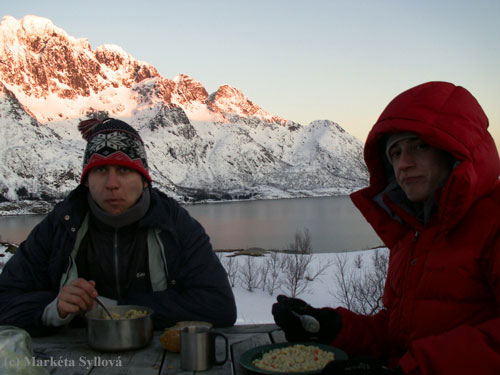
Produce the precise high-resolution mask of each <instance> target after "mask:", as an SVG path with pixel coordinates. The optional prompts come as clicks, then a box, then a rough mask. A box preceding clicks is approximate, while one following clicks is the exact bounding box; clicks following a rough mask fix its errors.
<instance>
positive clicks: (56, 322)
mask: <svg viewBox="0 0 500 375" xmlns="http://www.w3.org/2000/svg"><path fill="white" fill-rule="evenodd" d="M57 301H58V298H57V297H56V299H54V300H53V301H52V302H51V303H49V304H48V305H47V306H45V310H43V315H42V323H43V325H45V326H52V327H60V326H63V325H65V324H66V323H69V322H71V321H72V320H73V318H74V317H75V314H73V313H69V314H68V315H67V316H66V317H65V318H61V316H60V315H59V311H58V310H57Z"/></svg>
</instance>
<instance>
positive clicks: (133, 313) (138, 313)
mask: <svg viewBox="0 0 500 375" xmlns="http://www.w3.org/2000/svg"><path fill="white" fill-rule="evenodd" d="M146 315H148V312H147V311H146V310H136V309H130V310H128V311H127V312H126V313H125V314H119V313H116V312H112V313H111V316H112V317H113V320H123V319H136V318H141V317H143V316H146ZM104 318H105V319H106V320H111V318H110V317H109V315H106V316H105V317H104Z"/></svg>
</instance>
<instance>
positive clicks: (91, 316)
mask: <svg viewBox="0 0 500 375" xmlns="http://www.w3.org/2000/svg"><path fill="white" fill-rule="evenodd" d="M132 309H133V310H139V311H146V312H147V314H146V315H145V316H142V317H139V318H132V319H119V320H109V318H108V319H106V317H107V316H108V315H107V314H106V312H105V311H104V310H103V309H102V308H100V307H99V308H97V309H94V310H91V311H88V312H87V313H86V314H85V317H86V319H87V341H88V343H89V346H90V347H91V348H92V349H94V350H97V351H103V352H119V351H125V350H134V349H140V348H142V347H144V346H146V345H148V344H149V343H150V342H151V339H152V338H153V320H152V319H151V315H152V314H153V310H152V309H150V308H149V307H145V306H137V305H120V306H111V307H108V310H109V311H110V312H111V313H112V314H113V313H115V314H119V315H121V316H124V315H125V313H126V312H127V311H129V310H132Z"/></svg>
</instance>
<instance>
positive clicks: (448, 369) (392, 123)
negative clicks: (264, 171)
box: [273, 82, 500, 375]
mask: <svg viewBox="0 0 500 375" xmlns="http://www.w3.org/2000/svg"><path fill="white" fill-rule="evenodd" d="M487 128H488V119H487V117H486V115H485V113H484V112H483V110H482V108H481V106H480V105H479V103H478V102H477V100H476V99H475V98H474V97H473V96H472V95H471V94H470V93H469V92H468V91H467V90H466V89H464V88H463V87H460V86H455V85H453V84H451V83H447V82H428V83H424V84H421V85H419V86H416V87H413V88H411V89H409V90H407V91H405V92H403V93H401V94H400V95H398V96H397V97H396V98H395V99H393V100H392V101H391V102H390V103H389V105H388V106H387V107H386V108H385V110H384V111H383V112H382V114H381V116H380V118H379V119H378V121H377V122H376V124H375V125H374V126H373V128H372V130H371V131H370V133H369V135H368V138H367V141H366V144H365V150H364V156H365V161H366V165H367V167H368V170H369V172H370V184H369V186H368V187H366V188H364V189H362V190H360V191H357V192H355V193H353V194H352V195H351V199H352V201H353V202H354V204H355V205H356V206H357V208H358V209H359V210H360V211H361V212H362V214H363V215H364V216H365V218H366V220H367V221H368V222H369V223H370V224H371V225H372V226H373V228H374V229H375V231H376V232H377V234H378V235H379V236H380V238H381V239H382V240H383V241H384V243H385V244H386V245H387V247H388V248H389V249H390V257H389V268H388V274H387V279H386V284H385V289H384V296H383V303H384V307H383V309H381V310H380V311H379V312H377V313H376V314H374V315H372V316H365V315H360V314H356V313H354V312H352V311H349V310H347V309H345V308H342V307H338V308H336V309H331V308H322V309H317V308H314V307H312V306H309V305H308V304H307V303H305V302H304V301H301V300H298V299H294V298H287V297H285V296H279V297H278V302H277V303H275V304H274V305H273V315H274V318H275V321H276V323H277V324H278V325H280V326H281V327H282V328H283V330H284V331H285V334H286V335H287V339H289V340H307V339H310V338H311V337H312V336H317V337H318V338H319V339H320V341H323V342H328V343H330V344H331V345H333V346H336V347H339V348H342V349H343V350H345V351H346V352H347V353H348V354H349V356H350V358H361V357H364V358H376V359H377V360H378V361H379V362H378V364H376V362H375V361H370V360H368V361H365V362H366V363H362V362H363V361H358V362H357V363H358V366H355V365H353V363H355V361H354V360H353V361H348V362H346V363H343V364H334V363H332V364H331V365H329V366H327V368H325V370H324V372H325V373H332V374H333V373H342V371H343V373H354V372H355V371H360V370H359V369H360V368H364V369H367V370H366V373H400V374H419V375H428V374H429V375H430V374H432V375H439V374H454V375H460V374H482V375H484V374H499V373H500V181H499V175H500V159H499V155H498V151H497V148H496V146H495V143H494V141H493V139H492V137H491V135H490V133H489V132H488V130H487ZM292 311H295V312H298V313H300V314H309V315H312V316H314V317H316V318H317V320H318V321H319V323H320V331H319V333H309V332H306V331H305V330H304V329H303V328H302V326H301V325H300V322H299V321H298V319H297V317H296V316H295V315H294V314H293V313H292ZM360 364H361V365H360ZM363 366H364V367H363ZM339 368H341V370H340V372H335V371H338V369H339ZM356 368H357V369H356ZM370 369H371V370H370ZM349 371H351V372H349ZM370 371H372V372H370ZM359 373H361V372H359Z"/></svg>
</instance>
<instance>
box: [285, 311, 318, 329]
mask: <svg viewBox="0 0 500 375" xmlns="http://www.w3.org/2000/svg"><path fill="white" fill-rule="evenodd" d="M292 314H293V315H295V316H296V317H297V318H299V319H300V323H301V324H302V327H303V328H304V329H305V330H306V331H307V332H309V333H318V332H319V328H320V327H319V322H318V320H317V319H316V318H315V317H313V316H311V315H300V314H297V313H296V312H295V311H292Z"/></svg>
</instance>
